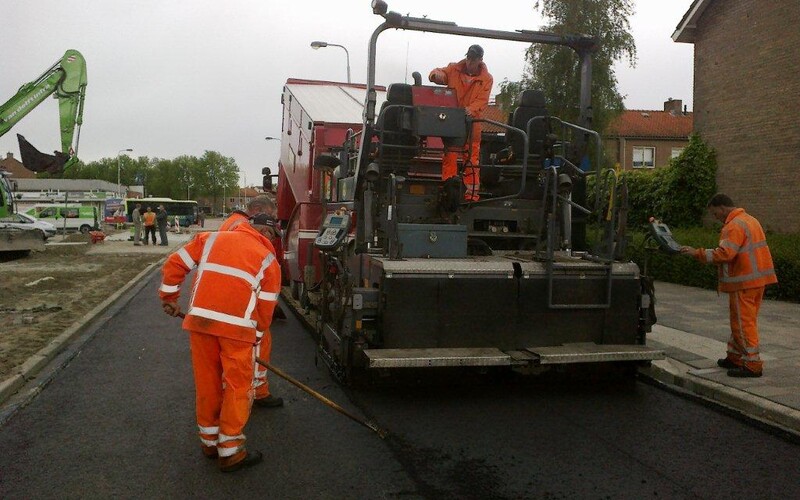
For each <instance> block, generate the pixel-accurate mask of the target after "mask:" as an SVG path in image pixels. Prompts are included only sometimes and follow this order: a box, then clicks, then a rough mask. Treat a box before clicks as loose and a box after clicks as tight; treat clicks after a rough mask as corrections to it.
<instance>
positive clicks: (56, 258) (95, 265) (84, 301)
mask: <svg viewBox="0 0 800 500" xmlns="http://www.w3.org/2000/svg"><path fill="white" fill-rule="evenodd" d="M58 239H59V240H60V239H61V238H60V237H59V238H58ZM65 243H78V244H69V245H65V244H48V245H47V246H46V247H45V250H44V251H41V252H33V253H31V254H30V255H29V256H27V257H24V258H21V259H16V260H12V261H7V262H0V271H2V272H0V325H3V326H2V328H0V381H2V380H4V379H6V378H7V377H9V376H10V375H11V374H12V373H13V370H14V368H15V367H17V366H19V365H21V364H22V363H24V362H25V361H26V360H27V359H28V358H29V357H30V356H31V355H33V354H35V353H36V352H37V351H39V350H40V349H42V348H43V347H45V346H46V345H47V343H48V342H50V341H51V340H52V339H53V338H55V337H57V336H58V335H60V334H61V333H62V332H64V330H66V329H67V328H68V327H69V326H70V325H72V324H73V323H74V322H75V321H77V320H78V319H80V318H81V317H82V316H83V315H85V314H86V313H87V312H89V311H91V310H92V309H93V308H94V307H96V306H97V305H98V304H99V303H101V302H102V301H103V300H105V299H106V298H107V297H109V296H110V295H111V294H113V293H114V292H115V291H116V290H117V289H119V288H120V287H122V286H123V285H125V284H126V283H127V282H128V281H130V280H131V279H132V278H133V277H134V276H136V275H137V274H139V273H140V272H141V271H142V270H143V269H144V268H145V267H147V266H148V265H150V264H151V263H153V262H156V261H158V260H159V259H160V258H162V257H163V256H164V254H165V253H166V251H162V252H157V253H156V252H146V251H145V252H139V251H138V248H137V249H134V248H133V246H132V245H131V244H130V243H127V242H124V241H109V242H105V243H101V244H98V245H92V244H91V243H90V242H89V237H88V235H87V236H85V235H80V234H77V235H71V236H70V237H68V238H67V240H66V241H65ZM101 245H103V246H105V247H107V249H108V250H114V249H115V248H111V247H112V246H118V247H117V248H116V249H118V250H121V251H118V252H114V251H112V252H94V251H92V250H93V249H94V248H95V247H99V246H101ZM161 248H164V247H161Z"/></svg>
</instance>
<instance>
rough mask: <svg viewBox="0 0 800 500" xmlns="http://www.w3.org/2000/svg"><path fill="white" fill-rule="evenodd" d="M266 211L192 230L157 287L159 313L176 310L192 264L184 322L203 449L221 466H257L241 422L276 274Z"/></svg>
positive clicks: (265, 337) (265, 334)
mask: <svg viewBox="0 0 800 500" xmlns="http://www.w3.org/2000/svg"><path fill="white" fill-rule="evenodd" d="M269 224H270V222H269V217H268V216H266V215H264V214H259V215H256V216H255V217H253V218H252V219H251V220H250V222H249V223H244V224H239V225H238V226H237V227H236V228H235V229H234V230H233V231H224V232H216V233H198V234H197V236H196V237H195V238H194V239H193V240H191V241H190V242H189V243H187V244H186V246H184V247H183V248H181V249H180V250H178V251H177V252H175V253H173V254H172V255H170V256H169V258H168V259H167V261H166V263H165V264H164V267H163V269H162V273H163V279H162V283H161V287H160V288H159V296H160V297H161V301H162V307H163V309H164V312H166V313H167V314H169V315H171V316H178V315H179V314H180V312H181V310H180V306H179V305H178V298H179V296H180V291H181V286H182V284H183V281H184V279H185V278H186V275H187V274H188V273H189V272H190V271H191V270H192V269H195V268H196V269H197V271H196V273H195V278H194V283H193V285H192V294H191V297H190V299H189V307H188V310H187V311H186V317H185V319H184V320H183V328H184V329H185V330H187V331H188V332H189V344H190V346H191V351H192V366H193V369H194V380H195V388H196V400H195V409H196V416H197V426H198V433H199V435H200V442H201V449H202V451H203V454H204V455H205V456H206V457H209V458H216V459H217V460H218V465H219V468H220V469H221V470H222V471H223V472H232V471H235V470H238V469H240V468H242V467H248V466H251V465H255V464H257V463H259V462H260V461H261V460H262V455H261V453H260V452H258V451H248V450H247V448H246V446H245V435H244V427H245V425H246V424H247V420H248V419H249V417H250V409H251V405H252V402H253V397H254V393H255V388H254V378H255V355H256V352H257V349H258V347H259V344H265V345H269V344H270V342H271V334H270V329H269V328H270V323H271V322H272V313H273V310H274V309H275V305H276V304H277V301H278V293H279V291H280V286H281V274H280V269H279V267H278V262H277V260H276V259H275V254H274V253H273V251H272V245H271V244H270V243H269V239H268V235H269V234H270V233H269V229H268V227H269Z"/></svg>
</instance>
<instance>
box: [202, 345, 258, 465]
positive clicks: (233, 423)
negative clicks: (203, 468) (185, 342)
mask: <svg viewBox="0 0 800 500" xmlns="http://www.w3.org/2000/svg"><path fill="white" fill-rule="evenodd" d="M189 345H190V347H191V349H192V367H193V369H194V385H195V390H196V398H195V410H196V415H197V427H198V433H199V435H200V442H201V443H202V445H203V451H204V452H206V453H207V454H208V450H211V449H213V447H216V449H217V453H218V455H219V456H220V457H221V458H227V457H231V456H233V455H235V454H236V453H238V452H241V451H243V450H244V449H245V436H244V432H243V431H244V426H245V425H246V424H247V420H248V419H249V418H250V407H251V406H252V402H253V373H254V372H253V344H250V343H248V342H242V341H239V340H232V339H228V338H224V337H219V336H217V335H210V334H207V333H201V332H194V331H190V332H189Z"/></svg>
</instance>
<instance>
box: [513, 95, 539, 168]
mask: <svg viewBox="0 0 800 500" xmlns="http://www.w3.org/2000/svg"><path fill="white" fill-rule="evenodd" d="M534 116H544V117H547V116H549V115H548V113H547V108H546V106H545V99H544V93H543V92H542V91H541V90H532V89H528V90H523V91H522V93H521V94H520V95H519V97H518V99H517V108H516V109H515V110H514V111H513V112H512V113H511V116H510V118H509V125H511V126H512V127H516V128H518V129H521V130H524V131H525V130H527V127H528V122H529V121H530V119H531V118H533V117H534ZM549 132H550V123H549V122H548V120H547V119H544V120H536V121H535V122H533V123H532V124H531V129H530V135H529V137H528V151H527V154H529V155H536V156H537V157H539V158H540V157H541V156H542V155H543V154H544V150H545V147H544V144H545V140H546V138H547V134H548V133H549ZM507 137H508V143H509V145H510V146H511V148H512V150H513V151H514V156H516V157H517V158H522V155H523V154H525V152H524V151H523V149H524V144H525V143H524V140H523V139H522V137H521V136H520V135H519V134H508V136H507Z"/></svg>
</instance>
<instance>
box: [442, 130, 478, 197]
mask: <svg viewBox="0 0 800 500" xmlns="http://www.w3.org/2000/svg"><path fill="white" fill-rule="evenodd" d="M470 137H471V139H470V141H471V142H470V144H469V149H465V150H463V151H462V150H461V149H460V148H459V149H458V150H457V151H450V150H448V151H445V153H444V158H443V159H442V180H443V181H446V180H447V179H449V178H450V177H455V176H456V175H458V157H459V156H461V158H462V161H463V162H464V165H466V166H465V167H464V186H466V188H467V192H466V194H464V199H465V200H467V201H478V200H479V199H480V196H479V195H478V191H480V189H481V179H480V168H478V167H477V166H478V165H480V163H481V127H480V123H474V124H473V125H472V135H471V136H470ZM465 146H466V144H465ZM470 150H471V154H470ZM473 165H474V166H475V167H473Z"/></svg>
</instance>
